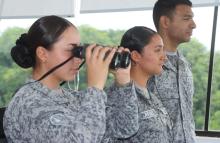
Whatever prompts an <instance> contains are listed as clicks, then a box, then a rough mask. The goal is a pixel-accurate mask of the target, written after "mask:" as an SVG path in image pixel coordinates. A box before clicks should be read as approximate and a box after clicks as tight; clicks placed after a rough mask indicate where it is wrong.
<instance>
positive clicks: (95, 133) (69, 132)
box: [4, 80, 106, 143]
mask: <svg viewBox="0 0 220 143" xmlns="http://www.w3.org/2000/svg"><path fill="white" fill-rule="evenodd" d="M30 82H32V83H30V84H27V85H25V86H23V87H22V88H20V89H19V91H18V92H17V93H16V94H15V96H14V97H13V99H12V100H11V102H10V104H9V105H8V107H7V109H6V112H5V115H4V131H5V134H6V137H7V140H8V142H9V143H12V142H13V143H99V142H101V139H102V137H103V135H104V132H105V127H106V115H105V102H106V94H105V92H104V91H103V90H99V89H96V88H93V87H90V88H87V89H86V90H84V91H81V92H75V91H71V90H67V89H62V90H50V89H48V88H47V87H45V86H43V85H42V84H41V83H40V82H34V80H31V81H30Z"/></svg>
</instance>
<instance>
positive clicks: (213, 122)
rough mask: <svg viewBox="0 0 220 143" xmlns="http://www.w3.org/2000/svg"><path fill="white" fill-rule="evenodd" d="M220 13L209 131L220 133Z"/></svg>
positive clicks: (219, 13) (219, 14)
mask: <svg viewBox="0 0 220 143" xmlns="http://www.w3.org/2000/svg"><path fill="white" fill-rule="evenodd" d="M219 16H220V12H219V11H218V21H217V31H216V39H215V56H214V68H213V77H212V95H211V108H210V122H209V130H217V131H220V41H219V39H220V18H219Z"/></svg>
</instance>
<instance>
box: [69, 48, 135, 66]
mask: <svg viewBox="0 0 220 143" xmlns="http://www.w3.org/2000/svg"><path fill="white" fill-rule="evenodd" d="M89 45H90V44H80V45H76V46H75V47H74V48H73V50H72V53H73V56H74V57H77V58H80V59H85V53H86V48H87V47H88V46H89ZM103 47H104V46H103ZM107 54H109V52H107V53H106V55H105V57H106V56H107ZM130 62H131V58H130V53H129V52H127V51H123V52H115V54H114V56H113V58H112V61H111V63H110V65H109V68H110V69H113V70H115V69H117V68H127V67H128V66H129V64H130Z"/></svg>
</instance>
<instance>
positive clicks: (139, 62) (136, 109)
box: [103, 26, 173, 143]
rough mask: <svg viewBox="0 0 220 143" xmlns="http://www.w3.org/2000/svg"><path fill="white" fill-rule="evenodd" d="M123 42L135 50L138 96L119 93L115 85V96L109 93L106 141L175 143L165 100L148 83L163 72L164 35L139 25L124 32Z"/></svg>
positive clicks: (133, 57) (132, 71)
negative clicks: (154, 92) (160, 98)
mask: <svg viewBox="0 0 220 143" xmlns="http://www.w3.org/2000/svg"><path fill="white" fill-rule="evenodd" d="M121 46H124V47H126V48H128V49H129V50H130V52H131V60H132V63H131V71H130V72H131V79H132V80H133V83H134V87H135V90H136V96H133V95H132V96H130V95H129V94H125V95H122V96H120V97H119V96H117V95H118V91H116V90H115V88H112V90H111V91H110V92H111V93H112V95H115V96H108V101H107V106H108V108H107V109H109V110H107V116H108V119H107V130H106V134H105V137H104V139H103V142H112V143H171V142H172V139H173V133H172V125H171V121H170V118H169V116H168V114H167V112H166V110H165V108H164V107H163V106H162V103H161V102H160V101H159V100H158V98H157V97H156V96H155V95H154V94H152V93H150V92H149V91H148V90H147V87H146V85H147V81H148V79H149V78H150V77H152V76H153V75H155V74H160V73H161V72H162V66H163V64H164V61H165V59H166V56H165V53H164V51H163V41H162V39H161V37H160V36H159V35H158V34H157V33H156V32H155V31H153V30H151V29H149V28H147V27H143V26H136V27H133V28H131V29H129V30H128V31H127V32H126V33H125V34H124V35H123V37H122V40H121ZM127 93H128V92H127ZM109 95H110V94H109ZM125 97H126V98H127V99H126V100H125V99H124V98H125ZM128 97H130V98H128Z"/></svg>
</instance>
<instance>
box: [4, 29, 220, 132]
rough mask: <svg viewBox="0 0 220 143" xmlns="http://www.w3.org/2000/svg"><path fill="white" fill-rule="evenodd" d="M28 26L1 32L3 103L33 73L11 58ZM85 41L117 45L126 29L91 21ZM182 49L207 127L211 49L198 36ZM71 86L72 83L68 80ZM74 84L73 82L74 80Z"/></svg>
mask: <svg viewBox="0 0 220 143" xmlns="http://www.w3.org/2000/svg"><path fill="white" fill-rule="evenodd" d="M25 31H26V30H25V29H21V28H16V27H15V28H10V29H7V30H6V31H5V32H4V33H2V35H0V46H1V47H0V75H1V76H0V99H1V100H0V106H7V104H8V102H9V101H10V99H11V97H12V95H13V92H14V91H15V90H16V89H17V88H18V87H19V86H21V85H22V84H23V83H24V82H25V80H26V79H27V77H28V76H29V75H30V70H22V69H21V68H19V67H18V66H16V65H15V64H14V63H13V61H12V59H11V58H10V49H11V47H12V46H14V44H15V41H16V39H17V38H18V37H19V36H20V34H21V33H23V32H25ZM79 31H80V34H81V39H82V40H81V41H82V43H98V44H103V45H111V46H117V45H119V44H120V39H121V37H122V34H123V33H124V31H123V30H119V31H115V30H98V29H95V28H93V27H90V26H88V25H82V26H80V27H79ZM179 49H180V50H181V51H182V52H183V54H184V55H185V57H186V59H187V60H188V61H189V63H190V64H191V67H192V72H193V77H194V86H195V95H194V99H193V101H194V110H193V114H194V117H195V121H196V128H197V129H203V128H204V118H205V106H206V105H205V103H206V96H207V95H206V94H207V81H208V68H209V54H210V53H209V51H208V50H207V48H205V46H204V45H202V44H201V43H200V42H199V41H198V40H196V39H192V40H191V41H190V42H188V43H184V44H181V45H180V47H179ZM219 61H220V53H219V52H216V53H215V62H214V70H213V81H212V98H211V113H210V128H211V129H213V130H219V129H220V120H219V119H220V82H219V81H220V73H219V71H220V64H219ZM85 72H86V69H85V67H82V68H81V70H80V84H79V89H85V88H86V86H87V85H86V76H85V75H86V74H85ZM112 82H113V76H112V75H111V74H109V76H108V81H107V83H106V86H109V85H110V84H111V83H112ZM65 86H68V84H65ZM70 86H71V87H72V88H73V87H74V86H73V82H71V83H70Z"/></svg>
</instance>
